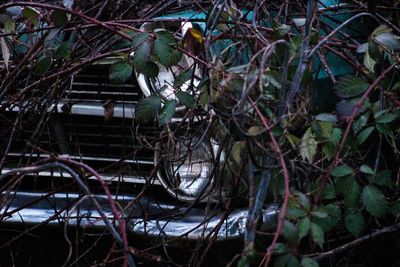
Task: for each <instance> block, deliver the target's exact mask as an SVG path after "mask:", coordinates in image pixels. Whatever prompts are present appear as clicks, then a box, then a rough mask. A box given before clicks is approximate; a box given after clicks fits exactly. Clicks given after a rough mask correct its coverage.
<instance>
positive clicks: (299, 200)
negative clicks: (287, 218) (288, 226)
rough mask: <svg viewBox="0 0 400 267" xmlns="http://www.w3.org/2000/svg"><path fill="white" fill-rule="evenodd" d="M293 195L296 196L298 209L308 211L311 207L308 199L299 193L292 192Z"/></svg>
mask: <svg viewBox="0 0 400 267" xmlns="http://www.w3.org/2000/svg"><path fill="white" fill-rule="evenodd" d="M294 195H295V196H296V202H297V203H298V204H299V207H301V208H303V209H305V210H308V209H310V207H311V204H310V200H309V199H308V197H307V196H306V195H305V194H303V193H301V192H294Z"/></svg>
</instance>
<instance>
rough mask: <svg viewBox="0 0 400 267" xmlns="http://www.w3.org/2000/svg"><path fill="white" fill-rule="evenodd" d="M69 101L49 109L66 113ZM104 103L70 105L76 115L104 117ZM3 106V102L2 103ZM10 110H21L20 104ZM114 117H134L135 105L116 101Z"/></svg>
mask: <svg viewBox="0 0 400 267" xmlns="http://www.w3.org/2000/svg"><path fill="white" fill-rule="evenodd" d="M67 103H69V101H66V100H62V101H60V102H59V103H58V104H57V106H56V105H55V104H52V105H50V107H49V108H48V111H49V112H51V111H53V110H54V109H55V108H56V109H57V111H58V112H59V113H64V111H63V110H62V107H63V106H64V105H65V104H67ZM103 105H104V103H101V102H79V103H72V104H71V107H70V112H71V113H72V114H75V115H87V116H98V117H104V106H103ZM0 106H1V104H0ZM7 110H8V111H15V112H18V111H19V107H18V106H14V107H12V108H7ZM113 117H116V118H127V119H133V118H135V105H133V104H129V103H125V104H121V103H115V105H114V114H113Z"/></svg>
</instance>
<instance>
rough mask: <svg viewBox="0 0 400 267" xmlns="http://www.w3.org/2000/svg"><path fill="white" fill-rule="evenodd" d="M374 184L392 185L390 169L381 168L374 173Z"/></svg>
mask: <svg viewBox="0 0 400 267" xmlns="http://www.w3.org/2000/svg"><path fill="white" fill-rule="evenodd" d="M375 182H376V184H378V185H383V186H392V185H393V180H392V172H391V171H390V170H382V171H379V172H377V173H376V179H375Z"/></svg>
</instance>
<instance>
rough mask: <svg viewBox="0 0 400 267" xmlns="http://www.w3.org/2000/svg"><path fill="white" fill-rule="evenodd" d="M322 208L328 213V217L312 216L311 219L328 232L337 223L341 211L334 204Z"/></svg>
mask: <svg viewBox="0 0 400 267" xmlns="http://www.w3.org/2000/svg"><path fill="white" fill-rule="evenodd" d="M324 210H325V211H326V212H327V213H328V217H326V218H321V219H320V218H314V219H313V221H314V222H315V223H317V224H318V225H319V226H321V228H322V230H323V231H324V232H328V231H330V230H332V229H333V228H334V227H335V226H336V225H337V223H338V221H339V218H340V214H341V213H340V209H339V207H338V206H336V205H334V204H329V205H326V206H324Z"/></svg>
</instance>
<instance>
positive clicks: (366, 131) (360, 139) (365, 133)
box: [356, 126, 375, 145]
mask: <svg viewBox="0 0 400 267" xmlns="http://www.w3.org/2000/svg"><path fill="white" fill-rule="evenodd" d="M374 129H375V127H373V126H371V127H368V128H365V129H364V130H362V131H361V132H360V133H359V134H358V135H357V138H356V144H357V145H361V144H362V143H364V142H365V141H366V140H367V139H368V137H369V136H370V135H371V133H372V132H373V131H374Z"/></svg>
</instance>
